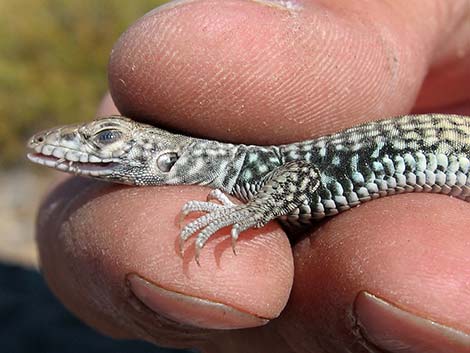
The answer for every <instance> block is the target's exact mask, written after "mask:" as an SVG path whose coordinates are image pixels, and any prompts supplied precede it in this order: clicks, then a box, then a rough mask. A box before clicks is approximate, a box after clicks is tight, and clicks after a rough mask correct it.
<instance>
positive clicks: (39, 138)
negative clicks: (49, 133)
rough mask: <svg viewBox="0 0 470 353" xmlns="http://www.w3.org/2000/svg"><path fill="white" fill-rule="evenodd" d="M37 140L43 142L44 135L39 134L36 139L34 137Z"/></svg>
mask: <svg viewBox="0 0 470 353" xmlns="http://www.w3.org/2000/svg"><path fill="white" fill-rule="evenodd" d="M36 141H37V142H39V143H41V142H44V137H43V136H39V137H38V138H37V139H36Z"/></svg>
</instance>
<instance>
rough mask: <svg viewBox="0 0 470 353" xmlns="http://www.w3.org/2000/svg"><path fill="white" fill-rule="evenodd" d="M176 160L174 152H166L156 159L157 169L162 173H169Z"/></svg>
mask: <svg viewBox="0 0 470 353" xmlns="http://www.w3.org/2000/svg"><path fill="white" fill-rule="evenodd" d="M177 160H178V155H177V154H176V153H175V152H168V153H164V154H162V155H161V156H159V157H158V159H157V167H158V169H160V170H161V171H162V172H165V173H166V172H169V171H170V169H171V167H173V165H174V164H175V163H176V161H177Z"/></svg>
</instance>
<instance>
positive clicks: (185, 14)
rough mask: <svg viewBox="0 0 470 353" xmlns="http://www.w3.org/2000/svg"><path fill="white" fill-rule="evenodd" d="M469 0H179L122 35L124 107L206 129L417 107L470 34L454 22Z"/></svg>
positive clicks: (113, 76)
mask: <svg viewBox="0 0 470 353" xmlns="http://www.w3.org/2000/svg"><path fill="white" fill-rule="evenodd" d="M439 4H440V5H439ZM467 4H468V2H467V1H460V2H447V3H446V5H444V2H440V3H439V2H436V1H429V2H406V1H394V2H368V5H367V8H365V7H364V5H363V2H361V1H349V2H344V1H340V2H331V1H330V2H328V3H325V2H321V1H315V2H314V1H299V2H278V1H223V2H220V1H210V0H207V1H191V2H178V3H175V4H172V5H170V6H166V7H163V8H160V9H157V10H156V11H154V12H152V13H150V14H148V15H147V16H145V17H143V18H142V19H140V20H139V21H138V22H136V23H135V24H134V25H133V26H131V28H129V30H128V31H127V32H126V33H125V34H123V35H122V37H121V38H120V39H119V41H118V42H117V44H116V45H115V47H114V49H113V52H112V55H111V59H110V64H109V84H110V89H111V93H112V96H113V98H114V100H115V102H116V105H117V107H118V108H119V110H120V111H121V112H122V113H124V114H125V115H129V116H131V117H133V118H136V119H140V120H142V119H144V120H147V121H151V122H153V123H156V124H158V125H159V126H166V127H171V128H176V129H178V130H180V131H183V132H186V133H191V134H195V135H197V136H204V137H210V138H215V139H222V140H230V141H232V142H244V143H258V144H272V143H285V142H292V141H299V140H303V139H307V138H312V137H314V136H320V135H324V134H326V133H331V132H336V131H338V130H339V129H341V128H343V127H346V126H351V125H354V124H357V123H359V122H364V121H366V120H375V119H378V118H383V117H387V116H394V115H398V114H402V113H406V112H408V111H409V110H410V109H411V107H412V106H413V104H414V101H415V98H416V95H417V94H418V92H419V89H420V87H421V84H422V82H423V79H424V78H425V76H426V74H427V72H428V69H429V68H430V67H431V65H432V64H433V59H434V58H436V57H437V56H436V53H438V52H439V50H440V48H441V47H442V46H443V45H445V44H446V43H449V41H448V38H451V37H452V36H455V35H459V38H461V42H463V41H465V38H466V41H467V42H469V41H470V40H469V39H468V38H470V37H469V36H467V37H465V36H463V34H461V33H458V34H456V33H455V32H453V31H452V30H451V29H455V30H457V29H460V28H458V26H457V25H458V24H459V23H462V21H464V19H465V16H468V8H466V6H467ZM467 7H468V6H467ZM451 10H452V11H451ZM466 10H467V11H466ZM430 21H431V22H430ZM430 23H432V25H430ZM404 24H406V25H404ZM461 31H463V29H462V30H461ZM453 43H454V45H453V46H450V45H449V47H448V48H446V51H445V53H446V55H447V56H444V57H439V59H440V60H444V59H443V58H446V59H449V58H450V56H451V55H452V54H453V55H454V57H455V50H457V49H456V45H457V43H455V42H453ZM463 48H466V46H463ZM452 50H454V51H452ZM449 60H450V59H449ZM442 89H443V88H442V87H441V91H442ZM467 91H468V90H467ZM208 125H210V126H211V129H207V126H208ZM260 131H262V133H260Z"/></svg>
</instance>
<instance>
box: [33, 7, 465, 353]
mask: <svg viewBox="0 0 470 353" xmlns="http://www.w3.org/2000/svg"><path fill="white" fill-rule="evenodd" d="M469 16H470V3H469V2H468V1H446V2H444V1H441V2H438V1H432V2H431V1H429V2H406V1H394V2H368V3H367V4H366V5H365V4H364V1H349V2H344V1H343V2H342V1H334V2H333V1H328V2H326V1H324V2H321V1H308V2H307V1H305V2H296V3H294V2H275V3H274V2H270V3H268V2H264V1H257V2H249V1H237V0H233V1H203V0H197V1H192V2H179V3H174V4H170V5H167V6H164V7H162V8H159V9H157V10H156V11H154V12H152V13H150V14H148V15H146V16H144V17H143V18H142V19H141V20H139V21H138V22H137V23H136V24H135V25H133V26H132V27H131V29H130V30H129V31H128V32H127V33H126V34H124V35H123V36H122V37H121V39H120V40H119V42H118V43H117V45H116V46H115V49H114V50H113V53H112V55H111V61H110V66H109V78H110V89H111V93H112V95H113V99H114V102H115V104H116V106H117V107H118V109H119V111H120V112H121V113H122V114H123V115H127V116H130V117H132V118H134V119H136V120H142V119H144V118H145V119H146V121H147V122H152V123H154V124H156V125H158V126H163V127H170V128H177V129H178V130H180V131H183V132H185V133H187V134H190V135H196V136H201V137H207V138H212V139H219V140H224V141H231V142H243V143H256V144H277V143H285V142H293V141H299V140H303V139H309V138H312V137H316V136H321V135H324V134H327V133H331V132H334V131H338V130H340V129H341V128H344V127H347V126H352V125H355V124H358V123H361V122H364V121H368V120H376V119H379V118H383V117H389V116H394V115H399V114H403V113H407V112H408V111H410V110H412V109H414V110H415V111H443V112H452V113H462V114H464V113H467V114H468V113H469V112H470V95H469V92H470V90H469V83H468V82H469V78H470V65H469V63H470V54H469V51H470V39H469V38H470V25H469V22H470V21H469V18H470V17H469ZM423 80H424V83H423ZM443 87H445V89H443ZM106 104H107V106H106V107H105V108H102V110H101V112H102V113H111V112H112V110H113V109H115V108H113V107H112V105H111V106H110V101H109V100H108V101H107V103H106ZM106 104H105V105H106ZM208 126H210V129H208V128H207V127H208ZM207 193H208V190H207V189H204V188H201V187H149V188H131V187H124V186H118V185H112V184H105V183H100V182H97V181H92V180H86V179H78V178H73V179H69V180H68V181H66V182H64V183H62V184H61V185H59V186H58V187H57V188H56V189H55V190H54V191H53V192H52V193H51V194H50V195H49V197H48V198H47V200H46V201H45V202H44V204H43V206H42V209H41V211H40V215H39V221H38V242H39V249H40V255H41V262H42V267H43V272H44V274H45V277H46V279H47V281H48V282H49V284H50V286H51V288H52V289H53V291H54V292H55V293H56V294H57V295H58V296H59V297H60V298H61V299H62V300H63V302H64V303H65V304H66V305H67V306H68V307H69V308H70V309H71V310H72V311H74V312H75V313H77V314H78V315H79V316H80V317H82V318H83V319H84V320H85V321H87V322H88V323H90V324H91V325H93V326H95V327H96V328H98V329H99V330H101V331H103V332H106V333H108V334H110V335H113V336H115V337H140V338H144V339H147V340H149V341H152V342H157V343H160V344H164V345H170V346H175V347H187V346H195V347H198V348H199V349H201V350H203V351H207V352H220V351H224V352H257V353H258V352H274V353H275V352H315V353H317V352H344V351H351V352H363V351H365V349H366V348H364V347H368V349H370V351H374V349H375V351H389V352H393V351H398V349H401V350H400V352H405V351H406V350H404V348H403V347H407V349H408V351H409V352H419V351H426V350H427V351H430V352H451V351H452V352H466V351H468V350H469V349H470V348H469V346H470V337H469V334H468V332H470V321H469V320H468V317H470V287H469V284H468V283H469V282H470V266H469V265H470V259H469V256H468V254H469V253H470V241H469V236H468V233H467V230H468V229H469V226H470V207H469V205H468V204H467V203H464V202H462V201H459V200H455V199H452V198H450V197H446V196H441V195H426V194H422V195H418V194H407V195H399V196H394V197H387V198H384V199H379V200H375V201H373V202H371V203H367V204H364V205H362V206H361V207H358V208H356V209H353V210H351V211H349V212H345V213H343V214H342V215H340V216H338V217H335V218H332V219H330V220H328V221H327V222H324V223H322V224H321V225H320V226H319V227H316V228H315V229H314V230H313V231H311V232H310V234H308V236H306V237H304V238H302V239H301V240H299V241H298V242H297V243H296V244H295V245H294V246H293V249H291V247H290V245H289V242H288V241H287V240H286V239H287V238H286V237H285V236H284V235H283V231H282V230H281V228H280V227H279V226H278V225H277V224H275V223H273V224H269V225H268V226H267V227H265V228H262V229H259V230H250V231H247V232H245V233H243V234H242V236H241V237H240V240H239V242H238V245H237V248H238V250H239V255H238V256H234V255H233V254H232V252H231V249H230V241H227V240H226V239H225V238H224V237H217V238H215V239H211V241H210V242H209V243H208V244H207V246H206V247H205V248H204V250H203V252H202V253H201V264H202V266H201V267H198V266H197V265H196V264H195V262H194V260H193V255H194V253H193V252H191V251H187V253H186V254H185V256H184V258H183V259H181V258H180V257H179V256H178V251H177V236H178V231H179V229H178V227H177V225H176V222H175V220H176V217H177V215H178V212H179V210H180V208H181V206H182V205H183V204H184V202H186V201H188V200H193V199H204V198H205V196H206V194H207ZM223 234H226V233H223ZM292 252H293V256H292ZM294 264H295V266H294ZM294 278H295V281H294V282H293V279H294ZM292 283H293V284H292ZM291 289H292V291H291ZM288 298H289V303H288V305H287V307H285V308H284V306H285V304H286V302H287V299H288ZM152 309H153V310H154V311H155V312H153V311H152ZM278 316H279V317H278ZM276 317H278V318H277V319H275V320H273V319H274V318H276ZM429 320H432V321H434V322H437V323H438V324H437V325H436V324H431V323H430V321H429ZM263 324H266V325H264V326H258V325H263ZM257 326H258V327H257ZM243 327H249V329H245V330H217V329H218V328H225V329H226V328H243ZM464 332H467V334H465V333H464Z"/></svg>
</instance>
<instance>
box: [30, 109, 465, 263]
mask: <svg viewBox="0 0 470 353" xmlns="http://www.w3.org/2000/svg"><path fill="white" fill-rule="evenodd" d="M29 147H30V148H31V149H33V150H35V153H31V154H29V155H28V157H29V159H30V160H31V161H33V162H35V163H39V164H42V165H45V166H48V167H52V168H55V169H58V170H61V171H65V172H69V173H74V174H77V175H83V176H89V177H94V178H98V179H103V180H107V181H112V182H118V183H125V184H131V185H176V184H198V185H207V186H209V187H211V188H213V189H215V190H214V191H213V192H211V193H210V194H209V199H216V200H218V201H219V202H218V203H215V202H210V200H208V201H207V202H202V201H189V202H188V203H186V204H185V205H184V206H183V209H182V215H183V216H185V215H187V214H188V213H191V212H200V211H202V212H206V214H205V215H203V216H201V217H200V218H198V219H196V220H195V221H193V222H191V223H189V224H188V225H186V226H185V227H184V228H183V229H182V231H181V235H180V239H181V244H183V243H184V241H185V240H186V239H188V238H189V237H190V236H192V235H193V234H196V233H198V235H197V238H196V259H197V257H198V254H199V251H200V249H201V248H202V247H203V246H204V244H205V243H206V241H207V240H208V239H209V238H210V236H211V235H212V234H214V233H215V232H216V231H218V230H219V229H221V228H223V227H226V226H231V227H232V231H231V235H232V240H233V246H235V241H236V239H237V238H238V235H239V233H240V232H242V231H244V230H246V229H248V228H251V227H261V226H263V225H265V224H266V223H267V222H269V221H270V220H272V219H275V218H279V219H281V220H283V221H287V222H290V223H294V224H297V225H299V224H308V223H310V222H311V221H312V220H315V219H320V218H323V217H325V216H332V215H335V214H338V213H339V212H341V211H345V210H348V209H349V208H351V207H354V206H357V205H359V204H360V203H362V202H366V201H369V200H372V199H375V198H378V197H382V196H387V195H393V194H397V193H403V192H413V191H414V192H434V193H443V194H449V195H452V196H455V197H458V198H461V199H464V200H469V198H470V178H469V173H470V160H469V159H470V117H463V116H456V115H444V114H427V115H408V116H403V117H398V118H394V119H389V120H381V121H376V122H371V123H367V124H364V125H360V126H356V127H353V128H350V129H347V130H344V131H342V132H339V133H336V134H333V135H329V136H324V137H320V138H317V139H314V140H309V141H304V142H299V143H293V144H288V145H281V146H265V147H264V146H253V145H241V144H240V145H234V144H229V143H221V142H217V141H211V140H205V139H197V138H192V137H187V136H183V135H178V134H172V133H169V132H167V131H164V130H161V129H159V128H156V127H153V126H150V125H145V124H141V123H137V122H134V121H132V120H130V119H128V118H125V117H120V116H111V117H105V118H100V119H98V120H95V121H92V122H90V123H86V124H82V125H70V126H65V127H59V128H55V129H51V130H47V131H45V132H41V133H38V134H36V135H35V136H33V137H32V138H31V140H30V142H29ZM223 192H225V193H228V194H232V195H234V196H236V197H237V198H239V199H240V200H242V201H244V202H245V204H242V205H235V204H233V203H232V202H231V201H230V200H229V199H228V198H227V197H226V196H225V195H224V193H223Z"/></svg>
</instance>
